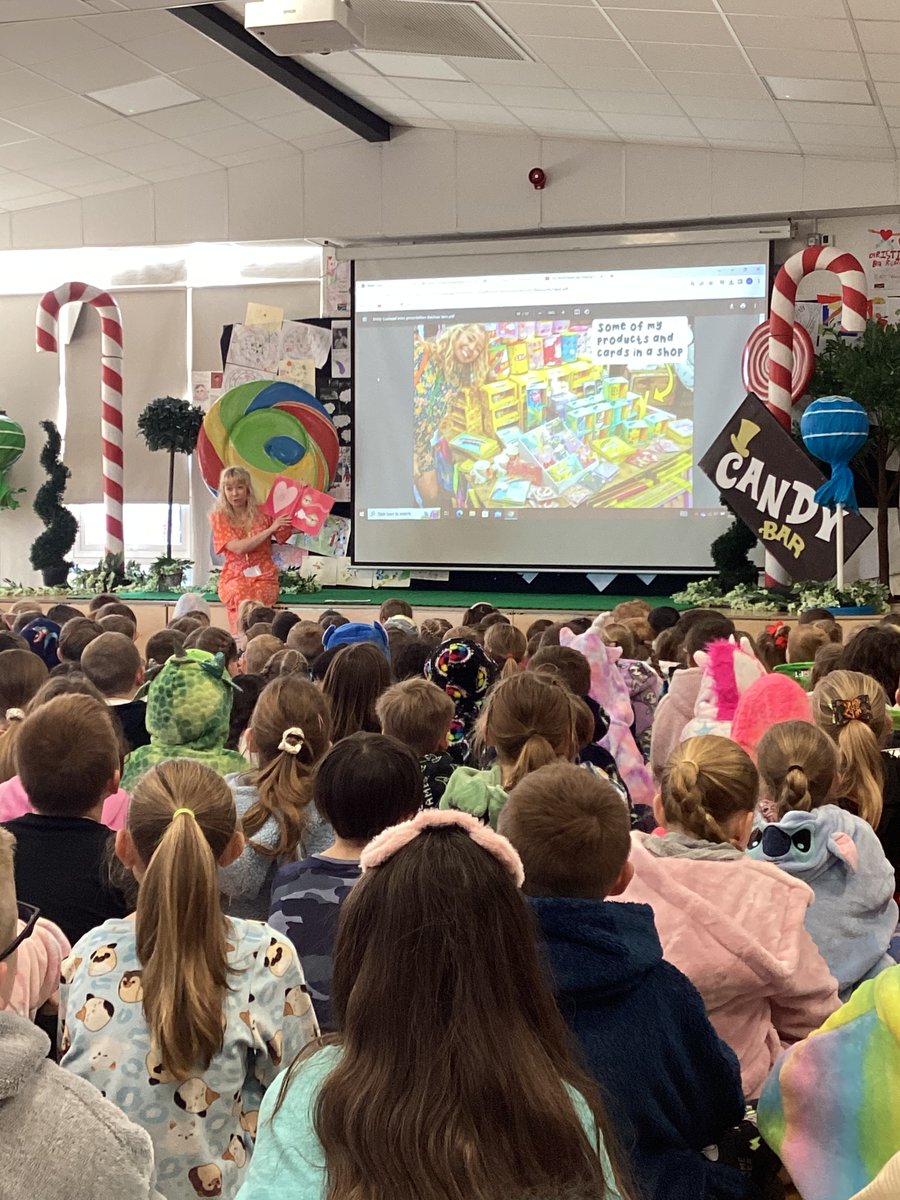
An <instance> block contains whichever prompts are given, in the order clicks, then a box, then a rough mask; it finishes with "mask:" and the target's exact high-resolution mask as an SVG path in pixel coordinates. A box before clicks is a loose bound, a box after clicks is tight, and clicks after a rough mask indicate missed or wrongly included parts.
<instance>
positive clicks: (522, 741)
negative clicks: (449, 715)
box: [477, 671, 577, 791]
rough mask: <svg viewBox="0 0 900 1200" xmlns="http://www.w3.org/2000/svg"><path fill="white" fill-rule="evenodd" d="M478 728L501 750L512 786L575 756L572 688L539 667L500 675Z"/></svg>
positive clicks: (507, 783)
mask: <svg viewBox="0 0 900 1200" xmlns="http://www.w3.org/2000/svg"><path fill="white" fill-rule="evenodd" d="M477 728H478V734H479V737H480V738H481V740H482V741H483V742H484V744H485V745H487V746H493V747H494V748H495V749H496V751H497V757H498V759H499V760H500V767H501V772H502V775H503V786H504V787H505V788H506V789H507V791H508V790H509V789H510V788H514V787H515V786H516V784H517V783H519V781H520V780H522V779H524V778H525V776H526V775H529V774H530V773H531V772H532V771H536V770H537V769H538V767H546V766H547V765H548V764H549V763H554V762H557V761H558V760H559V759H561V758H563V759H572V758H574V757H575V751H576V749H577V747H576V746H575V709H574V706H573V704H572V701H571V692H570V691H569V689H568V688H567V687H566V685H565V684H564V683H563V682H562V681H561V680H558V679H555V678H553V677H551V676H549V675H544V674H542V673H541V672H539V671H517V672H516V674H515V675H511V676H510V677H509V678H508V679H501V680H500V682H499V683H498V684H497V685H496V687H495V688H494V689H493V691H491V692H490V693H489V695H488V698H487V700H486V701H485V705H484V708H483V710H482V713H481V716H480V717H479V719H478V727H477Z"/></svg>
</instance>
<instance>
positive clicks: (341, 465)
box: [328, 446, 350, 504]
mask: <svg viewBox="0 0 900 1200" xmlns="http://www.w3.org/2000/svg"><path fill="white" fill-rule="evenodd" d="M328 494H329V496H331V497H332V499H334V500H335V501H337V502H338V503H343V504H348V503H349V502H350V447H349V446H341V448H340V450H339V452H338V464H337V470H336V471H335V473H334V479H333V480H332V481H331V487H330V488H329V489H328Z"/></svg>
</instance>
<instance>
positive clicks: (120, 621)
mask: <svg viewBox="0 0 900 1200" xmlns="http://www.w3.org/2000/svg"><path fill="white" fill-rule="evenodd" d="M97 624H98V625H99V626H100V628H101V629H102V630H103V632H104V633H124V634H125V636H126V637H127V638H130V639H131V641H134V636H135V634H136V633H137V626H136V625H135V623H134V621H130V620H129V619H128V617H123V616H120V615H119V613H110V614H109V616H108V617H98V618H97Z"/></svg>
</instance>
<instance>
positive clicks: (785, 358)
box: [766, 246, 869, 585]
mask: <svg viewBox="0 0 900 1200" xmlns="http://www.w3.org/2000/svg"><path fill="white" fill-rule="evenodd" d="M813 271H832V272H834V274H835V275H837V277H838V278H839V279H840V281H841V329H842V330H843V331H844V332H845V333H862V332H863V330H864V329H865V327H866V317H867V315H868V308H869V301H868V289H867V284H866V273H865V271H864V270H863V268H862V265H861V264H860V262H859V260H858V259H857V258H854V256H853V255H852V254H846V253H844V252H843V251H841V250H836V249H835V248H834V247H833V246H810V247H808V248H807V249H806V250H801V251H800V252H799V253H797V254H792V255H791V257H790V258H789V259H788V260H787V262H786V263H785V264H784V266H783V267H782V268H781V270H780V271H779V272H778V274H777V275H776V276H775V286H774V290H773V292H772V304H771V308H770V313H769V371H768V374H769V390H768V396H767V398H766V403H767V405H768V408H769V410H770V412H771V413H772V414H773V415H774V416H775V417H776V418H777V420H778V421H779V423H780V424H781V425H783V426H784V428H785V429H788V430H789V429H790V427H791V405H792V403H793V400H792V397H791V375H792V373H793V369H794V304H795V302H796V299H797V288H798V287H799V286H800V282H801V280H803V279H805V278H806V276H807V275H811V274H812V273H813ZM787 582H788V579H787V575H786V573H785V571H784V570H783V568H782V567H781V565H780V564H779V563H777V562H776V561H775V559H774V558H772V556H771V555H770V554H766V583H767V584H768V585H771V584H772V583H787Z"/></svg>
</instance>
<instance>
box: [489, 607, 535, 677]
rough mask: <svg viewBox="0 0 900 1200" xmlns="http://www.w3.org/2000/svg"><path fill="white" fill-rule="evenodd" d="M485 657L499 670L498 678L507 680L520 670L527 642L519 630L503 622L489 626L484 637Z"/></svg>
mask: <svg viewBox="0 0 900 1200" xmlns="http://www.w3.org/2000/svg"><path fill="white" fill-rule="evenodd" d="M484 649H485V653H486V654H487V656H488V657H489V658H490V659H491V660H492V661H493V662H495V663H496V664H497V666H498V667H499V668H500V678H501V679H509V677H510V676H511V675H515V674H516V673H517V672H518V671H520V670H521V668H522V661H523V659H524V658H525V652H526V650H527V649H528V641H527V639H526V637H525V634H524V633H523V632H522V630H521V629H519V628H517V627H516V626H515V625H510V624H508V623H507V622H505V621H498V622H497V624H496V625H489V626H488V628H487V630H486V631H485V635H484Z"/></svg>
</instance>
